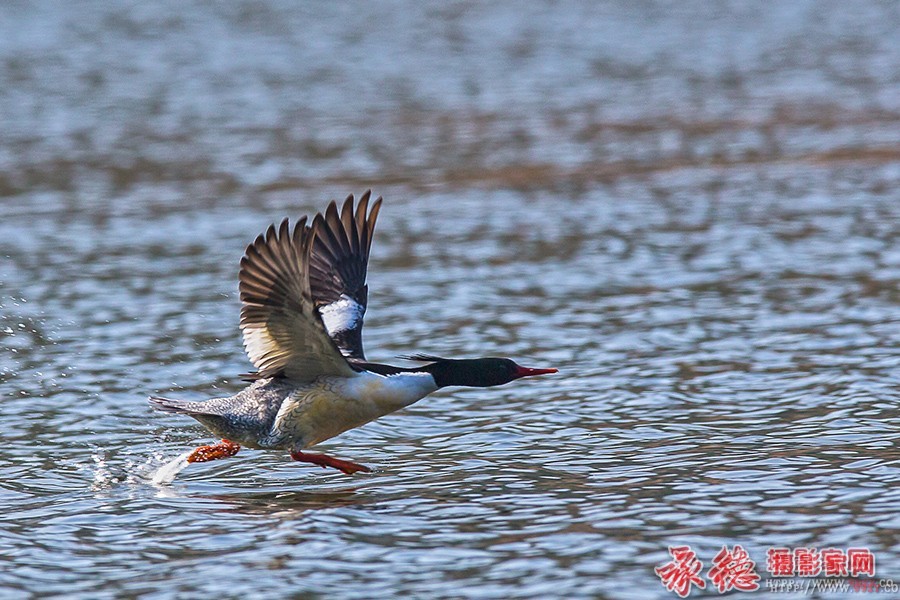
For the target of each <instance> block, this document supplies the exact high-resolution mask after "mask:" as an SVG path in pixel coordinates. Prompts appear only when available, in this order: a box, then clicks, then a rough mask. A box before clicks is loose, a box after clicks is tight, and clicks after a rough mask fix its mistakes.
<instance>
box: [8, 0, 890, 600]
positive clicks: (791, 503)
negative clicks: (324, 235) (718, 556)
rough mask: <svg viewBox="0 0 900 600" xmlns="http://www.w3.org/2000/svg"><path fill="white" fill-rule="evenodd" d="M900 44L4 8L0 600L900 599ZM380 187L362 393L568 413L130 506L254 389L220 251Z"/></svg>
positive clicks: (706, 8)
mask: <svg viewBox="0 0 900 600" xmlns="http://www.w3.org/2000/svg"><path fill="white" fill-rule="evenodd" d="M898 17H900V15H898V14H897V8H896V6H895V5H893V4H889V3H888V4H877V3H871V4H863V5H857V6H854V7H852V8H850V7H847V6H845V5H844V4H842V3H828V2H822V3H818V2H809V3H802V2H801V3H792V4H790V5H787V4H785V5H784V6H782V5H774V6H773V5H770V4H759V5H753V4H751V5H736V6H726V5H721V6H720V5H716V6H715V7H712V6H710V5H708V4H706V3H687V4H682V5H679V6H677V7H672V6H669V5H664V4H656V3H652V2H650V3H640V4H632V3H605V4H599V5H597V4H595V3H577V2H570V3H559V4H548V5H546V6H544V5H534V6H527V7H523V6H521V5H519V4H516V3H494V4H492V5H491V6H490V7H486V6H478V5H467V4H453V5H447V6H444V5H429V6H420V5H419V4H415V3H392V4H386V5H385V4H371V5H370V4H362V3H361V4H354V5H339V6H338V5H336V6H317V7H316V8H315V9H312V8H302V7H296V6H294V4H293V3H278V2H247V3H241V4H235V5H233V6H228V7H212V6H207V5H205V4H196V5H188V6H184V5H183V4H182V3H169V4H166V3H162V4H159V3H157V4H153V5H144V4H139V3H135V4H133V5H130V6H129V5H117V6H115V7H111V6H110V7H106V6H104V7H98V6H88V7H85V6H74V5H73V6H72V7H69V8H66V7H60V6H56V5H51V4H49V3H48V4H46V5H45V4H42V3H26V2H22V3H13V4H9V5H5V6H4V7H2V8H0V132H2V134H0V340H2V346H0V393H2V396H3V400H2V402H0V439H2V441H3V443H2V444H0V503H2V505H3V507H4V510H3V511H0V596H3V597H7V596H8V597H10V598H18V597H27V596H29V595H30V596H34V597H38V596H40V597H42V598H43V597H54V596H59V597H85V598H120V597H147V598H164V597H175V596H179V597H194V596H201V595H202V596H220V597H237V596H248V595H249V596H251V597H255V596H263V595H267V596H270V597H278V598H281V597H297V596H303V597H327V598H332V597H340V598H351V597H397V596H413V597H448V598H449V597H453V598H456V597H462V598H525V597H528V598H547V597H565V598H593V597H615V598H647V597H660V598H667V597H673V596H672V595H670V594H669V593H667V592H665V590H664V589H663V587H662V585H661V583H660V581H659V579H658V578H657V576H656V575H655V574H654V571H653V569H654V567H656V566H660V565H662V564H664V563H665V562H666V561H668V560H669V555H668V552H667V547H668V546H669V545H685V544H687V545H690V546H691V547H692V548H693V549H694V550H695V551H696V552H697V555H698V557H699V558H700V559H701V560H703V561H704V565H705V568H704V573H705V571H706V569H707V568H708V567H709V566H710V561H711V559H712V557H713V556H714V555H715V553H716V552H717V551H718V550H719V548H721V546H722V545H723V544H727V545H728V546H733V545H734V544H740V545H742V546H743V547H744V548H746V549H747V550H748V551H749V553H750V555H751V557H752V558H753V559H754V560H755V561H756V562H757V571H758V572H759V573H760V574H761V575H763V576H764V578H765V577H767V572H766V570H765V556H766V550H767V549H768V548H770V547H773V546H779V547H790V548H796V547H814V548H820V549H823V548H827V547H830V546H833V547H837V548H844V549H846V548H849V547H865V548H869V549H870V550H871V551H872V552H873V554H874V556H875V558H876V561H877V562H876V567H877V577H878V578H893V580H894V581H898V582H900V538H898V535H897V532H898V528H900V519H898V516H897V515H898V513H900V491H898V489H900V488H898V483H900V453H898V450H897V442H898V439H900V419H898V412H897V406H898V400H900V391H898V390H900V385H898V384H900V378H898V373H900V370H898V367H900V352H898V347H900V293H898V290H900V285H898V280H900V244H898V240H900V196H898V192H897V190H898V189H900V186H898V184H900V153H898V151H897V148H898V147H900V82H898V80H897V77H896V74H897V72H900V69H898V67H900V50H898V48H900V47H898V45H897V44H896V42H895V27H894V24H895V23H897V22H898ZM367 187H373V188H374V191H375V192H376V194H382V195H384V196H385V204H384V208H383V211H382V213H381V221H380V223H379V227H378V230H377V233H376V239H375V244H374V247H373V253H372V259H371V266H370V278H369V284H370V289H371V291H370V308H369V313H368V315H367V325H366V345H367V348H368V354H369V356H370V358H372V359H375V360H383V361H388V362H390V361H393V360H394V358H393V357H394V356H395V355H398V354H406V353H410V352H414V351H424V352H429V353H434V354H438V355H448V356H479V355H505V356H510V357H514V358H516V359H517V360H520V362H522V363H523V364H528V365H535V366H555V367H558V368H559V369H560V373H559V375H557V376H553V377H547V378H541V379H535V380H526V381H521V382H517V383H515V384H512V385H509V386H506V387H502V388H497V389H469V390H446V391H441V392H440V393H437V394H435V395H434V396H431V397H429V398H427V399H425V400H423V401H421V402H420V403H419V404H416V405H415V406H413V407H411V408H409V409H407V410H405V411H403V412H400V413H398V414H395V415H392V416H390V417H387V418H384V419H382V420H380V421H378V422H375V423H372V424H370V425H367V426H365V427H363V428H361V429H359V430H355V431H351V432H348V433H346V434H344V435H342V436H340V437H338V438H336V439H334V440H331V441H329V442H328V443H326V444H323V445H322V446H321V447H319V448H317V449H318V450H321V451H325V452H328V453H330V454H334V455H337V456H340V457H342V458H346V459H350V460H354V461H357V462H361V463H363V464H366V465H369V466H371V467H373V468H374V473H372V474H369V475H362V476H360V475H357V476H354V477H347V476H344V475H342V474H340V473H337V472H326V471H323V470H321V469H318V468H313V467H310V466H307V465H302V464H298V463H295V462H293V461H291V460H290V458H289V457H288V456H286V455H282V454H278V453H266V452H261V451H250V450H244V451H242V452H241V454H239V455H238V456H237V457H235V458H234V459H230V460H227V461H219V462H215V463H209V464H194V465H191V466H190V467H188V468H187V469H185V470H184V471H181V472H180V473H178V474H177V475H176V476H175V478H174V480H173V481H172V482H171V483H170V484H167V485H156V484H153V483H152V482H151V479H152V478H153V477H154V475H155V474H157V473H158V471H159V469H160V468H161V467H163V465H165V464H166V463H167V462H170V461H171V460H173V459H175V458H176V457H177V456H178V455H180V454H181V453H183V452H184V451H185V450H188V449H190V448H192V447H193V446H195V445H197V444H200V443H207V442H208V441H210V440H211V439H212V438H211V437H210V435H209V434H208V433H206V432H205V431H203V430H202V429H201V428H199V427H198V426H197V425H195V424H194V423H193V422H192V421H190V420H189V419H185V418H179V417H177V416H174V415H163V414H159V413H153V412H151V411H150V409H149V408H148V407H147V405H146V397H147V396H148V395H149V394H157V393H158V394H163V395H170V396H174V397H181V398H191V399H203V398H207V397H211V396H221V395H227V394H231V393H234V392H235V391H236V390H238V389H240V387H241V386H242V383H241V382H240V380H239V379H238V377H237V376H236V375H237V374H239V373H242V372H245V371H246V370H247V369H248V368H249V363H248V362H247V360H246V358H245V356H244V354H243V351H242V348H241V343H240V337H239V332H238V328H237V321H238V308H239V305H238V299H237V293H236V292H237V267H238V261H239V259H240V256H241V254H242V252H243V249H244V247H245V246H246V244H247V243H248V242H250V241H252V239H253V238H254V237H255V236H256V235H257V234H258V233H260V232H261V231H263V230H264V229H265V227H266V226H267V225H268V224H269V223H270V222H273V221H278V220H280V219H281V218H282V217H284V216H291V217H293V218H296V217H299V216H301V215H304V214H310V213H312V212H315V211H316V210H321V209H322V208H324V206H325V204H326V202H327V200H329V199H331V198H342V197H343V196H345V195H346V194H348V193H351V192H354V193H360V192H362V191H363V190H364V189H365V188H367ZM763 590H765V587H764V588H763ZM695 593H696V590H695ZM707 593H708V594H709V593H710V588H709V586H708V588H707ZM712 595H716V593H715V592H712ZM759 595H762V594H759ZM839 596H840V594H835V595H834V597H839ZM778 597H787V596H786V595H785V594H779V595H778ZM825 597H832V596H831V595H828V594H825Z"/></svg>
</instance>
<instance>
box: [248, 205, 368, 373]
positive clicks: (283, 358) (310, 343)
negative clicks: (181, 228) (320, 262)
mask: <svg viewBox="0 0 900 600" xmlns="http://www.w3.org/2000/svg"><path fill="white" fill-rule="evenodd" d="M315 238H316V224H315V223H313V226H312V227H308V226H307V225H306V217H304V218H303V219H301V220H300V222H299V223H297V225H296V226H295V227H294V230H293V232H291V231H290V226H289V223H288V220H287V219H285V220H284V221H282V222H281V225H280V226H279V227H278V229H277V230H276V229H275V226H274V225H270V226H269V229H268V230H267V231H266V233H265V234H264V235H260V236H259V237H258V238H256V240H255V241H254V242H253V243H252V244H250V245H249V246H248V247H247V251H246V253H245V254H244V257H243V258H242V259H241V271H240V276H239V278H240V295H241V331H242V332H243V335H244V348H245V349H246V351H247V355H248V356H249V357H250V361H251V362H252V363H253V364H254V365H255V366H256V368H257V370H258V372H257V373H256V375H255V377H258V378H262V377H275V376H278V375H284V376H286V377H289V378H291V379H295V380H298V381H304V382H305V381H312V380H313V379H315V378H316V377H318V376H320V375H343V376H350V375H353V373H354V370H353V369H352V368H351V367H350V365H349V364H348V363H347V361H346V359H344V357H343V356H342V355H341V352H340V351H339V350H338V348H337V347H336V346H335V344H334V342H333V341H332V340H331V338H330V337H329V336H328V332H327V331H326V330H325V327H324V325H323V323H322V319H321V318H320V316H319V312H318V310H317V309H316V307H315V304H314V302H313V294H312V291H311V289H310V277H309V274H310V255H311V254H312V250H313V240H315Z"/></svg>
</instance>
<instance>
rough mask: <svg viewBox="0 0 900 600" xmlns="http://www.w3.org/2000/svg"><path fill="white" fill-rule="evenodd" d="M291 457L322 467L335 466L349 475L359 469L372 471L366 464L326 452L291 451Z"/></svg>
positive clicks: (365, 471)
mask: <svg viewBox="0 0 900 600" xmlns="http://www.w3.org/2000/svg"><path fill="white" fill-rule="evenodd" d="M291 458H293V459H294V460H299V461H301V462H308V463H312V464H314V465H319V466H320V467H322V468H323V469H324V468H327V467H333V468H335V469H338V470H339V471H342V472H344V473H346V474H347V475H353V474H354V473H356V472H357V471H362V472H363V473H371V472H372V469H370V468H369V467H367V466H365V465H358V464H356V463H355V462H350V461H349V460H341V459H340V458H334V457H332V456H326V455H324V454H309V453H307V452H297V451H295V452H291Z"/></svg>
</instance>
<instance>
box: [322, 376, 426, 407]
mask: <svg viewBox="0 0 900 600" xmlns="http://www.w3.org/2000/svg"><path fill="white" fill-rule="evenodd" d="M437 389H438V386H437V384H436V383H435V382H434V377H432V376H431V374H430V373H397V374H396V375H378V374H377V373H370V372H368V371H366V372H364V373H358V374H357V375H356V376H355V377H350V378H343V379H341V380H340V381H339V382H338V383H337V385H335V391H336V392H338V393H340V394H342V395H344V396H345V397H347V398H348V399H350V398H352V399H353V400H356V401H358V402H360V403H362V404H365V405H370V406H372V408H373V409H374V410H376V412H377V413H378V416H379V417H380V416H382V415H386V414H388V413H392V412H394V411H395V410H400V409H401V408H403V407H404V406H409V405H410V404H412V403H413V402H416V401H417V400H421V399H422V398H424V397H425V396H427V395H428V394H430V393H431V392H433V391H435V390H437Z"/></svg>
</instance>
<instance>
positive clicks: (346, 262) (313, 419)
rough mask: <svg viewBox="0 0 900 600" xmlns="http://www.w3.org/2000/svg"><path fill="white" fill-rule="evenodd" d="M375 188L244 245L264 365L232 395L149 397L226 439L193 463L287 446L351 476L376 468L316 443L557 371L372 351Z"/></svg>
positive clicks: (251, 341) (253, 349) (258, 358)
mask: <svg viewBox="0 0 900 600" xmlns="http://www.w3.org/2000/svg"><path fill="white" fill-rule="evenodd" d="M369 199H370V192H368V191H367V192H366V193H365V194H363V195H362V197H361V198H360V199H359V203H358V204H356V206H355V208H354V198H353V195H352V194H351V195H350V196H348V197H347V199H346V200H345V201H344V204H343V207H342V208H341V209H340V211H338V208H337V205H336V204H335V202H334V201H332V202H331V203H330V204H329V205H328V208H327V209H326V210H325V213H324V214H322V213H319V214H317V215H316V216H315V218H314V219H312V223H311V224H308V222H307V218H306V217H303V218H302V219H300V221H299V222H298V223H297V224H296V225H295V226H294V227H293V228H291V226H290V223H289V222H288V219H284V220H283V221H282V222H281V224H280V225H279V226H278V227H276V226H275V225H274V224H273V225H270V226H269V228H268V230H267V231H266V232H265V233H264V234H261V235H260V236H259V237H257V238H256V240H255V241H254V242H253V243H252V244H250V245H249V246H247V251H246V252H245V254H244V256H243V258H241V268H240V274H239V280H240V299H241V320H240V328H241V332H242V334H243V338H244V349H245V350H246V352H247V355H248V356H249V357H250V361H251V362H252V363H253V365H254V366H255V367H256V369H257V370H256V372H255V373H250V374H247V375H245V376H244V377H245V378H246V379H248V380H249V381H252V383H251V384H250V385H249V386H248V387H246V388H244V389H243V390H242V391H240V392H238V393H237V394H235V395H234V396H230V397H227V398H215V399H212V400H206V401H201V402H188V401H183V400H171V399H168V398H160V397H156V396H153V397H151V398H150V404H151V406H152V407H153V408H155V409H158V410H161V411H164V412H170V413H179V414H186V415H189V416H191V417H193V418H194V419H196V420H197V421H199V422H200V423H201V424H203V425H204V426H205V427H206V428H207V429H209V430H210V431H211V432H212V433H213V434H215V435H217V436H219V437H221V438H222V441H221V442H220V443H218V444H212V445H209V446H201V447H199V448H197V449H195V450H194V451H193V452H192V453H191V454H190V456H189V457H188V459H187V460H188V462H205V461H210V460H216V459H219V458H226V457H229V456H234V455H235V454H237V452H238V451H239V450H240V448H241V446H247V447H248V448H259V449H266V450H287V451H288V452H290V455H291V458H293V459H294V460H297V461H303V462H308V463H312V464H316V465H320V466H322V467H323V468H324V467H333V468H335V469H339V470H340V471H342V472H344V473H346V474H348V475H350V474H353V473H356V472H358V471H363V472H369V468H368V467H366V466H364V465H359V464H356V463H354V462H350V461H348V460H342V459H339V458H334V457H331V456H326V455H324V454H317V453H309V452H305V450H306V449H307V448H309V447H310V446H314V445H316V444H318V443H320V442H324V441H325V440H327V439H330V438H333V437H334V436H336V435H338V434H341V433H343V432H344V431H347V430H348V429H353V428H354V427H359V426H361V425H364V424H366V423H368V422H369V421H372V420H374V419H377V418H379V417H382V416H384V415H387V414H390V413H392V412H394V411H397V410H400V409H401V408H403V407H405V406H409V405H410V404H412V403H414V402H416V401H417V400H420V399H421V398H424V397H425V396H427V395H428V394H430V393H432V392H434V391H435V390H438V389H440V388H442V387H447V386H454V385H456V386H471V387H491V386H495V385H503V384H505V383H509V382H510V381H513V380H515V379H519V378H520V377H528V376H531V375H543V374H546V373H556V369H531V368H527V367H522V366H519V365H517V364H516V363H515V362H513V361H512V360H510V359H508V358H475V359H448V358H440V357H438V356H431V355H428V354H413V355H411V356H405V357H401V358H405V359H409V360H412V361H415V362H419V363H422V364H421V365H420V366H416V367H412V368H405V367H395V366H392V365H387V364H379V363H374V362H368V361H367V360H366V357H365V354H364V352H363V345H362V328H363V317H364V316H365V314H366V301H367V298H368V286H367V285H366V270H367V266H368V262H369V250H370V248H371V246H372V234H373V232H374V230H375V221H376V219H377V218H378V211H379V209H380V208H381V198H380V197H379V198H378V199H377V200H375V201H374V202H372V203H371V209H370V208H369V206H370V204H369Z"/></svg>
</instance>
